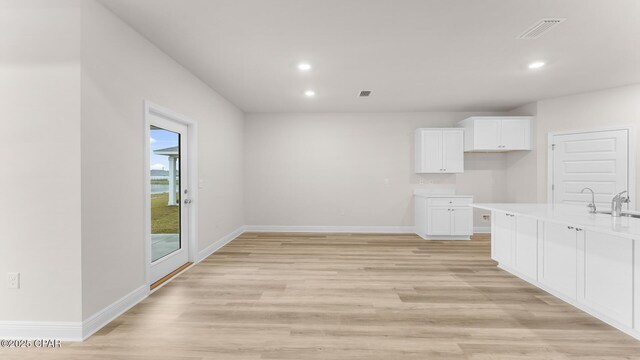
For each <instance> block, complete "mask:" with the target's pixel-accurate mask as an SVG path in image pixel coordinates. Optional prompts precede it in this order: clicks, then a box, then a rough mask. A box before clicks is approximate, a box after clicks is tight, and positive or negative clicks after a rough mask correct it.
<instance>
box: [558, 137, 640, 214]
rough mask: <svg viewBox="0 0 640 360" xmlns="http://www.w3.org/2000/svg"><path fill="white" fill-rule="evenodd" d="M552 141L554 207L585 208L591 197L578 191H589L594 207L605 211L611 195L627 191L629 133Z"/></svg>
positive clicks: (563, 138) (564, 138)
mask: <svg viewBox="0 0 640 360" xmlns="http://www.w3.org/2000/svg"><path fill="white" fill-rule="evenodd" d="M552 141H553V143H552V144H553V145H552V152H553V166H552V171H553V174H552V177H553V180H552V188H551V191H552V197H553V202H554V203H566V204H587V203H589V202H590V201H591V194H590V193H588V192H585V193H581V192H580V191H581V190H582V189H583V188H585V187H589V188H591V189H593V191H594V192H595V193H596V196H595V199H596V204H597V205H598V207H599V208H601V209H607V208H608V207H610V205H611V199H612V198H613V196H614V195H615V194H617V193H619V192H621V191H624V190H626V191H629V175H630V174H629V130H627V129H622V130H609V131H594V132H581V133H575V134H564V135H555V136H553V140H552ZM633 195H634V194H630V196H633ZM631 201H632V202H633V201H635V199H633V198H632V199H631Z"/></svg>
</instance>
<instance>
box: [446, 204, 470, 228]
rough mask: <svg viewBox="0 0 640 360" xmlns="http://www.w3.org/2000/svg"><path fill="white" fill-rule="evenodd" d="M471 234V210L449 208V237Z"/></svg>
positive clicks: (468, 208)
mask: <svg viewBox="0 0 640 360" xmlns="http://www.w3.org/2000/svg"><path fill="white" fill-rule="evenodd" d="M472 234H473V209H472V208H470V207H454V208H451V235H472Z"/></svg>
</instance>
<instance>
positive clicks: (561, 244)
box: [538, 222, 578, 300]
mask: <svg viewBox="0 0 640 360" xmlns="http://www.w3.org/2000/svg"><path fill="white" fill-rule="evenodd" d="M541 240H542V246H541V264H540V265H541V269H540V271H539V273H538V280H539V281H540V282H541V283H542V284H544V285H546V286H548V287H549V288H550V289H551V290H554V291H556V292H558V293H560V294H562V295H564V296H566V297H568V298H570V299H573V300H575V299H576V290H577V268H578V267H577V262H576V259H577V254H578V247H577V234H576V230H575V229H573V228H571V227H569V226H567V225H562V224H556V223H551V222H545V223H544V234H543V236H542V239H541Z"/></svg>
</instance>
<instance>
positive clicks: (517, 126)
mask: <svg viewBox="0 0 640 360" xmlns="http://www.w3.org/2000/svg"><path fill="white" fill-rule="evenodd" d="M531 119H532V117H531V116H473V117H470V118H467V119H465V120H462V121H460V122H459V123H458V126H460V127H462V128H464V130H465V135H464V151H468V152H472V151H478V152H481V151H513V150H531Z"/></svg>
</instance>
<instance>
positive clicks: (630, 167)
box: [547, 125, 639, 209]
mask: <svg viewBox="0 0 640 360" xmlns="http://www.w3.org/2000/svg"><path fill="white" fill-rule="evenodd" d="M616 130H627V136H628V138H627V144H628V145H629V147H628V149H627V151H628V154H627V185H628V188H629V190H628V192H629V197H630V198H631V199H633V203H632V204H631V205H632V206H633V209H637V205H638V203H639V202H638V198H637V197H636V126H634V125H623V126H614V127H607V128H594V129H583V130H567V131H558V132H550V133H549V134H548V135H547V202H548V203H549V204H553V187H552V185H553V175H554V174H553V165H554V163H553V150H552V145H553V137H554V136H557V135H576V134H584V133H594V132H604V131H616Z"/></svg>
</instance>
